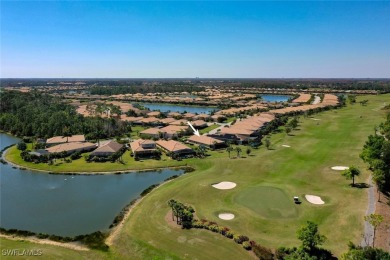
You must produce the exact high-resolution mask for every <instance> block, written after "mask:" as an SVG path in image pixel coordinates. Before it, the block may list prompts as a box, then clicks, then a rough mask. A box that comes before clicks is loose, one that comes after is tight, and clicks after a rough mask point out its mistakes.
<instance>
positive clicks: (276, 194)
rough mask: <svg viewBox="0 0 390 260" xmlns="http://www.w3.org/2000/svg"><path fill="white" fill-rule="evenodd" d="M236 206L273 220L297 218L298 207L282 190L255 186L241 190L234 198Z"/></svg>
mask: <svg viewBox="0 0 390 260" xmlns="http://www.w3.org/2000/svg"><path fill="white" fill-rule="evenodd" d="M234 200H235V202H236V203H237V204H240V205H243V206H245V207H247V208H249V209H251V210H253V211H254V212H256V213H257V214H259V215H261V216H263V217H265V218H269V219H273V218H292V217H297V216H298V207H299V206H298V205H296V204H295V203H293V198H292V197H288V196H287V194H286V193H285V192H284V191H283V190H282V189H278V188H274V187H270V186H257V187H251V188H248V189H245V190H243V191H242V192H241V193H239V194H237V196H236V197H235V198H234Z"/></svg>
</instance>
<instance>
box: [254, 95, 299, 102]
mask: <svg viewBox="0 0 390 260" xmlns="http://www.w3.org/2000/svg"><path fill="white" fill-rule="evenodd" d="M291 97H292V96H288V95H261V98H262V100H263V101H266V102H286V101H287V100H288V99H289V98H291Z"/></svg>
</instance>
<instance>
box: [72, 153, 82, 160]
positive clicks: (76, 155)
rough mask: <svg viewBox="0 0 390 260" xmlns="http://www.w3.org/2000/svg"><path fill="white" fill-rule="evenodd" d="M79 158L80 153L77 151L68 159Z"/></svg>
mask: <svg viewBox="0 0 390 260" xmlns="http://www.w3.org/2000/svg"><path fill="white" fill-rule="evenodd" d="M79 158H81V152H80V151H77V152H75V153H72V154H71V155H70V159H72V160H77V159H79Z"/></svg>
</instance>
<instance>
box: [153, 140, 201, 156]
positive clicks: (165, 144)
mask: <svg viewBox="0 0 390 260" xmlns="http://www.w3.org/2000/svg"><path fill="white" fill-rule="evenodd" d="M156 143H157V146H158V147H160V148H161V149H162V150H163V151H164V152H165V153H166V154H168V155H170V156H172V157H173V158H175V157H183V156H192V155H193V154H194V151H193V150H192V149H191V148H190V147H188V146H187V145H185V144H182V143H180V142H177V141H174V140H169V141H165V140H159V141H157V142H156Z"/></svg>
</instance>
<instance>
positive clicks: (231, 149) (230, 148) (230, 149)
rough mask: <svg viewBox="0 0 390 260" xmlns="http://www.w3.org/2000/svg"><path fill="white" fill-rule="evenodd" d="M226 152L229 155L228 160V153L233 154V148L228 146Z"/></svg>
mask: <svg viewBox="0 0 390 260" xmlns="http://www.w3.org/2000/svg"><path fill="white" fill-rule="evenodd" d="M226 151H227V152H228V153H229V158H230V152H233V147H231V146H228V147H227V148H226Z"/></svg>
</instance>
